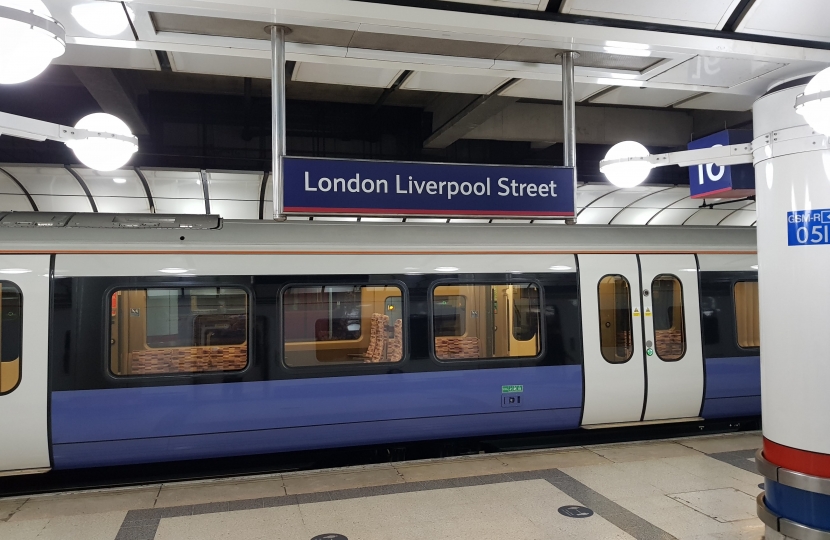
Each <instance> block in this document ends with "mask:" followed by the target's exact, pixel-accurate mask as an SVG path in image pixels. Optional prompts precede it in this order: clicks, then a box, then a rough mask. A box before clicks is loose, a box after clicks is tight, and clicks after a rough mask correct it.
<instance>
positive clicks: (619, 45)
mask: <svg viewBox="0 0 830 540" xmlns="http://www.w3.org/2000/svg"><path fill="white" fill-rule="evenodd" d="M603 49H604V50H605V52H607V53H609V54H621V55H624V56H651V51H650V50H649V46H648V45H645V44H643V43H626V42H624V41H606V42H605V47H603Z"/></svg>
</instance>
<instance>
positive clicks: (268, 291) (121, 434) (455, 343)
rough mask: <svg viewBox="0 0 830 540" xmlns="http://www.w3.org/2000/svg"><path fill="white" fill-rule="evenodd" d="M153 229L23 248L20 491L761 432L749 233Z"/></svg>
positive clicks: (51, 237) (63, 234)
mask: <svg viewBox="0 0 830 540" xmlns="http://www.w3.org/2000/svg"><path fill="white" fill-rule="evenodd" d="M53 217H54V216H53ZM162 218H163V216H162ZM179 218H181V219H179ZM179 218H177V219H178V220H179V221H181V222H182V223H185V225H186V222H187V220H188V219H190V218H189V217H187V216H183V217H182V216H180V217H179ZM56 219H57V218H56ZM119 219H121V218H119ZM123 219H127V218H123ZM123 219H122V220H121V221H122V222H123ZM136 219H138V218H136ZM153 219H156V218H154V217H153V216H147V217H141V219H140V220H139V221H138V223H141V224H142V225H140V226H138V227H132V225H131V227H132V228H131V229H130V230H124V229H123V228H113V227H111V226H110V225H109V224H111V223H114V222H115V221H114V218H111V217H110V218H107V216H103V215H95V216H82V217H80V218H79V217H77V216H75V217H71V216H70V217H68V218H66V219H64V220H63V221H62V222H61V223H63V225H58V226H55V227H49V228H43V229H41V230H38V228H37V227H34V226H32V227H29V226H27V225H25V224H24V225H20V226H14V227H7V228H3V229H2V233H3V236H2V238H0V282H5V283H8V286H7V287H6V290H7V291H11V290H13V288H14V287H20V284H21V283H23V284H24V285H25V288H26V289H30V288H31V287H35V288H36V289H37V290H34V292H30V293H29V294H26V292H25V291H24V294H23V300H22V306H23V307H22V309H23V320H25V321H26V324H29V323H30V322H31V324H30V325H29V326H27V327H26V331H27V332H28V333H27V334H26V337H25V338H24V339H25V340H28V341H23V342H22V343H23V344H24V345H25V347H23V349H22V355H20V362H19V365H20V366H22V368H21V374H22V379H21V380H23V381H24V382H25V381H27V380H28V381H30V382H31V381H32V380H34V381H35V382H36V384H34V385H33V386H25V385H24V384H22V383H21V384H20V386H19V387H18V388H16V389H15V390H14V391H13V392H7V393H6V394H5V395H4V394H2V393H0V419H3V418H7V417H9V416H10V411H12V409H15V410H18V409H17V407H18V406H19V403H22V402H21V401H20V400H24V401H26V402H27V403H28V404H29V405H28V409H27V413H26V415H25V418H30V417H32V418H35V420H36V421H33V422H29V423H28V424H27V423H26V422H20V421H18V422H17V423H14V424H13V425H9V426H7V429H6V430H5V431H4V434H8V435H10V437H11V438H12V439H13V438H14V437H17V438H18V440H24V439H25V437H26V436H27V435H26V434H27V433H28V434H29V435H32V434H34V435H32V436H33V437H34V438H33V439H31V440H35V439H36V440H37V441H38V442H37V443H33V446H32V448H34V449H35V450H36V451H33V452H30V453H29V455H30V456H32V458H33V459H32V461H31V463H28V462H27V463H23V462H22V461H20V460H19V459H17V458H14V459H13V458H12V457H10V456H13V454H11V453H6V452H0V473H2V472H3V471H10V470H19V469H29V470H36V469H43V468H48V467H50V466H51V467H54V468H77V467H96V466H104V465H123V464H130V463H148V462H158V461H171V460H183V459H197V458H208V457H222V456H233V455H245V454H258V453H270V452H281V451H293V450H306V449H315V448H334V447H342V446H353V445H366V444H384V443H400V442H406V441H417V440H428V439H442V438H455V437H475V436H489V435H499V434H515V433H529V432H539V431H549V430H558V429H575V428H578V427H579V426H581V425H582V426H586V425H590V424H613V423H614V422H637V421H640V420H661V419H664V420H669V421H673V420H678V419H683V418H686V419H690V418H696V417H698V416H699V415H700V416H703V417H704V418H729V417H737V416H752V415H758V414H760V397H759V394H760V392H759V380H760V372H759V371H760V369H759V365H758V364H759V362H758V354H759V352H758V351H759V348H758V341H759V340H758V335H757V334H758V330H757V319H758V317H757V272H756V271H755V270H756V269H757V258H756V256H755V243H754V231H751V230H718V232H717V234H716V235H713V234H712V230H711V229H709V228H696V227H689V228H683V229H682V230H677V229H661V228H658V227H649V228H640V227H590V226H587V227H552V226H543V225H491V226H473V225H452V226H434V225H420V224H418V225H416V224H399V225H389V224H340V223H338V224H326V223H284V224H271V223H254V222H238V223H237V222H224V223H223V222H221V220H215V222H216V224H217V227H218V228H216V229H209V228H204V229H200V228H199V227H200V226H201V225H200V224H199V223H195V221H194V224H191V225H193V227H194V228H192V229H188V228H187V227H189V226H190V225H187V227H183V228H182V229H180V230H176V229H169V228H165V227H166V226H167V225H165V223H168V222H169V220H168V222H165V221H164V220H163V219H162V221H161V222H160V223H161V225H159V224H158V223H156V224H152V223H149V222H150V221H152V220H153ZM194 220H196V218H195V217H194ZM5 221H7V220H6V218H4V219H3V220H2V221H0V226H2V223H3V222H5ZM58 221H60V220H58ZM128 221H129V220H128ZM144 221H147V222H148V223H149V224H148V223H144ZM208 221H210V220H208ZM76 222H77V223H80V225H77V223H76ZM177 222H178V221H177ZM72 223H76V225H77V226H65V225H66V224H70V225H71V224H72ZM96 223H98V225H96ZM130 223H132V222H130ZM47 229H48V230H47ZM11 253H17V254H24V253H28V254H29V255H25V256H24V255H11ZM34 254H37V255H34ZM47 255H51V256H52V259H51V265H50V262H49V261H50V260H49V257H48V256H47ZM23 257H36V258H37V261H35V259H31V258H23ZM13 260H19V261H22V262H21V263H20V264H12V262H9V261H13ZM38 261H39V262H38ZM24 262H25V264H24ZM35 263H37V264H35ZM23 267H26V268H24V269H26V270H29V272H27V273H26V274H25V275H27V276H28V275H29V274H36V275H37V276H40V277H38V278H37V280H35V278H34V276H32V277H31V278H25V279H31V280H33V281H31V283H28V282H24V278H21V277H18V278H16V277H15V276H14V275H12V274H10V273H9V271H10V270H14V269H15V268H23ZM29 267H31V268H29ZM4 270H5V271H6V272H5V273H4ZM50 273H51V276H52V277H50ZM21 275H24V274H21ZM614 276H617V277H624V278H625V280H627V288H626V287H623V286H622V285H621V284H622V281H621V280H618V279H611V280H609V279H608V278H609V277H614ZM7 278H8V279H7ZM4 280H6V281H4ZM603 280H605V281H607V282H608V283H605V282H604V281H603ZM16 281H17V282H20V283H16ZM7 296H8V297H7ZM623 297H625V302H622V300H623ZM47 299H50V300H48V304H47ZM18 303H20V298H18ZM624 304H625V305H624ZM13 305H14V298H13V296H11V295H5V294H4V297H3V306H0V307H2V308H5V307H6V306H13ZM0 312H5V310H0ZM635 312H636V315H635ZM647 312H648V314H649V318H647V317H646V313H647ZM7 319H8V317H7ZM635 319H636V321H635ZM47 321H49V322H48V323H47ZM620 321H627V322H626V323H625V324H622V323H621V322H620ZM13 324H14V323H13V322H9V321H6V320H5V319H4V327H3V333H2V334H0V346H2V350H3V351H4V353H3V357H2V360H4V362H3V363H2V364H0V367H4V369H5V371H3V373H7V372H9V371H10V370H11V369H13V361H14V360H15V359H14V358H11V356H12V355H13V354H14V353H8V352H7V351H8V350H11V349H13V348H14V347H13V346H14V342H13V341H10V338H9V336H10V335H11V334H12V332H10V331H7V329H8V328H12V327H13ZM47 327H48V332H47ZM47 335H48V336H49V339H48V345H49V354H48V358H47V340H46V339H45V337H46V336H47ZM33 336H35V337H34V339H35V340H39V343H34V341H33ZM10 343H11V345H9V344H10ZM649 350H652V353H653V354H651V355H649V354H648V352H649ZM655 352H656V353H659V354H654V353H655ZM6 356H9V358H8V359H7V358H6ZM618 356H619V358H617V357H618ZM609 357H610V360H609ZM623 357H625V361H622V362H620V361H618V360H620V359H622V358H623ZM47 361H48V366H49V375H48V379H47V374H46V365H47ZM3 364H5V365H3ZM38 366H40V367H38ZM39 369H40V371H38V370H39ZM623 372H625V374H624V375H623ZM27 378H28V379H27ZM47 380H48V382H49V384H50V388H51V391H49V390H47ZM2 384H3V383H2V381H1V380H0V385H2ZM12 398H13V399H12ZM49 399H51V408H49V410H48V411H47V408H46V402H47V400H49ZM583 402H584V406H583ZM625 403H627V405H625V406H624V404H625ZM21 418H23V417H21ZM47 420H49V421H51V432H49V431H48V428H47ZM47 436H51V447H50V446H49V443H47ZM9 440H11V439H9ZM0 445H2V442H0ZM35 447H36V448H35ZM0 450H2V446H0ZM49 451H51V453H52V456H51V459H50V458H49V454H48V452H49ZM18 454H21V453H20V452H18Z"/></svg>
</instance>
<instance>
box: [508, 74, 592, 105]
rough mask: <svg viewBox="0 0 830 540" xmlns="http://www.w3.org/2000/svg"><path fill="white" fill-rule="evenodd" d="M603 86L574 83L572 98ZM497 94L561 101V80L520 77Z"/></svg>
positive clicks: (587, 94)
mask: <svg viewBox="0 0 830 540" xmlns="http://www.w3.org/2000/svg"><path fill="white" fill-rule="evenodd" d="M603 88H605V87H604V86H602V85H601V84H589V83H574V99H575V100H576V101H582V100H583V99H585V98H586V97H588V96H590V95H592V94H595V93H597V92H599V91H600V90H602V89H603ZM499 95H502V96H512V97H518V98H526V99H547V100H550V101H562V81H543V80H539V79H522V80H521V81H519V82H517V83H516V84H514V85H511V86H510V87H509V88H507V89H506V90H503V91H502V92H501V93H500V94H499Z"/></svg>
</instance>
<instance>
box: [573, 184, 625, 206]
mask: <svg viewBox="0 0 830 540" xmlns="http://www.w3.org/2000/svg"><path fill="white" fill-rule="evenodd" d="M618 189H620V188H618V187H617V186H613V185H611V184H586V185H584V186H579V187H578V188H577V190H576V207H577V209H579V208H584V207H586V206H588V205H589V204H591V203H592V202H593V201H595V200H597V199H598V198H600V197H602V196H604V195H606V194H608V193H611V192H612V191H616V190H618Z"/></svg>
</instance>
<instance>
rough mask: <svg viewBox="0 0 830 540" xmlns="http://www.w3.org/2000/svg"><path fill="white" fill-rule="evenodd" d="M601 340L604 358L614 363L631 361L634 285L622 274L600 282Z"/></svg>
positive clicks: (632, 349) (632, 351)
mask: <svg viewBox="0 0 830 540" xmlns="http://www.w3.org/2000/svg"><path fill="white" fill-rule="evenodd" d="M597 296H598V299H599V340H600V350H601V351H602V357H603V358H605V360H606V361H607V362H609V363H611V364H622V363H624V362H628V360H629V359H630V358H631V355H633V354H634V342H633V336H632V334H631V326H632V321H631V286H630V285H629V284H628V280H627V279H625V277H623V276H620V275H608V276H605V277H603V278H602V279H600V280H599V286H598V291H597Z"/></svg>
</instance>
